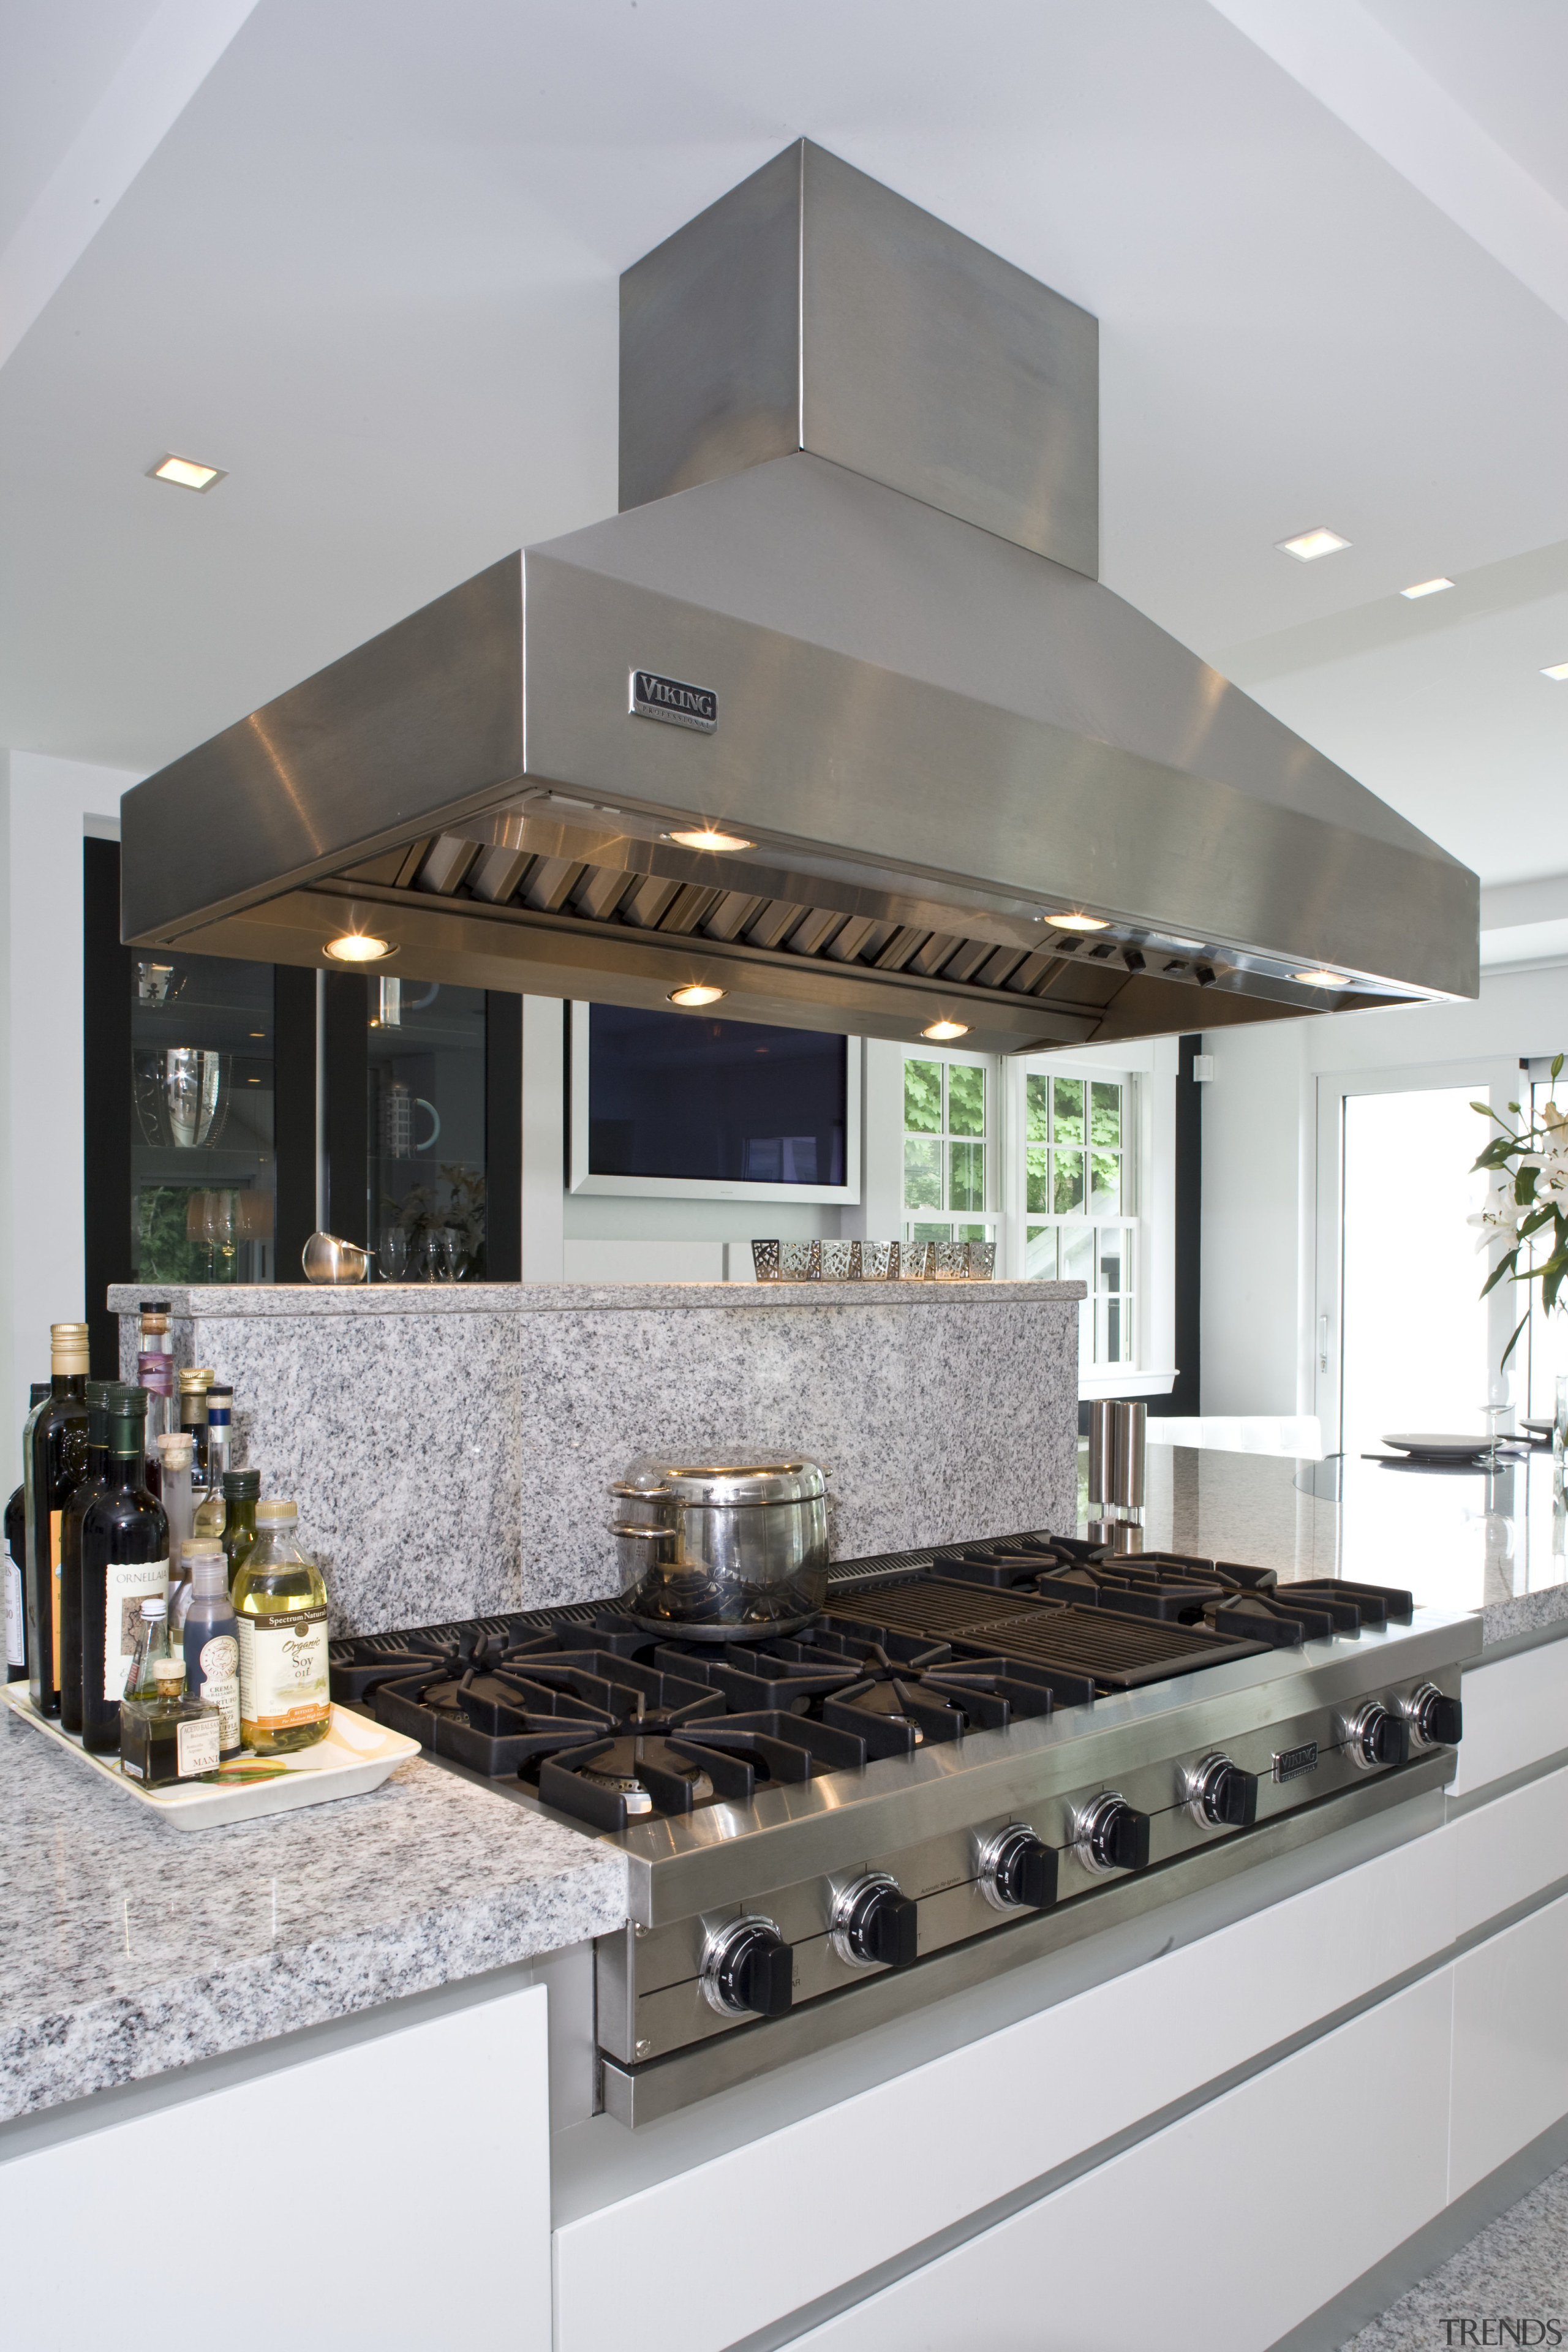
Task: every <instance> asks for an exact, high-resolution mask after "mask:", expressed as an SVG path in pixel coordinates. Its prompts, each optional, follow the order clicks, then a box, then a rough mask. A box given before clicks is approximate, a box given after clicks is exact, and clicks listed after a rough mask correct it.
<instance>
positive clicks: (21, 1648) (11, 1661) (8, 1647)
mask: <svg viewBox="0 0 1568 2352" xmlns="http://www.w3.org/2000/svg"><path fill="white" fill-rule="evenodd" d="M48 1392H49V1384H48V1382H47V1381H34V1382H33V1385H32V1389H31V1391H30V1392H29V1395H28V1398H27V1420H26V1426H25V1427H24V1429H23V1431H22V1458H23V1460H24V1461H25V1460H26V1454H27V1443H28V1440H29V1439H30V1437H31V1436H32V1433H33V1419H32V1416H33V1411H34V1408H35V1407H36V1406H37V1405H40V1404H42V1403H43V1402H44V1399H45V1398H46V1397H47V1395H48ZM0 1565H3V1566H4V1569H5V1679H6V1681H7V1682H8V1683H25V1682H26V1679H27V1489H26V1486H25V1485H24V1486H18V1487H17V1489H16V1493H15V1494H14V1495H13V1496H12V1497H11V1499H10V1501H9V1502H8V1503H7V1504H6V1506H5V1560H4V1563H0Z"/></svg>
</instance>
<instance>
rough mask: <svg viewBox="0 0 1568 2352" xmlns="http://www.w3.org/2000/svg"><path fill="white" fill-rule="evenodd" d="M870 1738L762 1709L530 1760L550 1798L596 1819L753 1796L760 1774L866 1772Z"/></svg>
mask: <svg viewBox="0 0 1568 2352" xmlns="http://www.w3.org/2000/svg"><path fill="white" fill-rule="evenodd" d="M868 1746H869V1743H868V1741H867V1740H866V1739H864V1738H855V1737H852V1736H851V1735H849V1734H848V1733H847V1732H846V1731H844V1730H842V1729H836V1728H834V1727H832V1726H831V1725H827V1724H822V1723H816V1722H812V1721H808V1720H806V1719H805V1718H804V1717H799V1716H793V1715H784V1714H777V1713H773V1712H767V1711H764V1712H762V1713H758V1714H755V1715H730V1716H722V1717H704V1718H702V1719H700V1720H698V1721H693V1720H691V1718H690V1717H689V1714H687V1715H686V1716H684V1717H682V1719H681V1720H680V1721H679V1722H676V1721H673V1720H671V1719H669V1718H665V1719H662V1720H649V1721H647V1722H645V1723H643V1724H641V1725H639V1726H638V1727H637V1730H636V1731H635V1732H628V1733H626V1734H624V1735H623V1736H621V1737H619V1738H614V1739H599V1740H589V1741H586V1742H584V1743H582V1744H578V1745H574V1746H573V1747H571V1748H556V1749H555V1750H554V1751H553V1753H552V1754H549V1755H542V1756H541V1757H540V1758H539V1759H537V1760H536V1761H534V1762H532V1763H531V1764H525V1765H524V1766H523V1768H522V1772H523V1778H524V1780H528V1781H531V1782H532V1783H533V1784H534V1785H536V1786H537V1788H538V1790H539V1794H540V1796H541V1798H542V1800H543V1801H544V1802H545V1803H546V1804H549V1805H554V1806H556V1807H557V1808H558V1809H559V1810H560V1811H562V1812H565V1813H571V1814H573V1815H574V1817H575V1819H576V1820H578V1821H581V1822H587V1823H588V1824H589V1826H590V1827H591V1828H593V1829H598V1830H624V1829H626V1827H627V1826H628V1825H629V1824H631V1823H632V1822H637V1821H642V1820H646V1819H647V1817H648V1815H650V1814H654V1813H658V1814H661V1815H665V1814H678V1813H689V1812H695V1811H699V1810H700V1808H701V1807H703V1806H704V1805H713V1804H747V1803H749V1802H750V1801H751V1799H752V1796H753V1795H754V1794H755V1792H756V1790H757V1788H758V1786H759V1785H760V1784H764V1783H766V1782H769V1781H782V1782H789V1781H796V1782H798V1781H802V1780H812V1779H813V1778H815V1777H816V1775H817V1774H818V1773H822V1772H858V1771H859V1770H860V1769H862V1768H863V1766H864V1765H865V1762H866V1758H867V1752H868Z"/></svg>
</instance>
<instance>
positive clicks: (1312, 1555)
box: [1144, 1444, 1568, 1647]
mask: <svg viewBox="0 0 1568 2352" xmlns="http://www.w3.org/2000/svg"><path fill="white" fill-rule="evenodd" d="M1148 1464H1149V1472H1148V1492H1149V1503H1148V1510H1147V1513H1146V1521H1147V1524H1146V1527H1145V1530H1144V1539H1145V1543H1146V1545H1147V1546H1148V1547H1150V1548H1151V1549H1152V1547H1154V1546H1155V1545H1168V1546H1170V1547H1171V1548H1172V1549H1174V1550H1177V1551H1184V1552H1194V1553H1198V1554H1201V1555H1207V1556H1208V1557H1209V1558H1211V1559H1237V1560H1247V1561H1249V1562H1251V1563H1252V1564H1253V1565H1254V1566H1256V1567H1258V1568H1272V1569H1276V1570H1278V1571H1279V1575H1280V1576H1281V1577H1282V1578H1288V1579H1291V1580H1295V1579H1300V1578H1304V1577H1318V1576H1341V1577H1345V1578H1348V1579H1350V1580H1352V1581H1354V1580H1356V1579H1358V1578H1360V1579H1362V1580H1365V1581H1369V1582H1371V1583H1374V1584H1392V1585H1397V1586H1400V1587H1402V1588H1403V1589H1405V1590H1406V1591H1410V1592H1413V1593H1414V1594H1415V1599H1416V1601H1417V1602H1418V1603H1420V1604H1421V1605H1422V1606H1424V1607H1429V1608H1436V1609H1450V1610H1452V1609H1475V1610H1479V1612H1480V1613H1481V1641H1482V1644H1483V1646H1484V1647H1490V1646H1492V1645H1494V1644H1495V1643H1500V1642H1511V1641H1517V1640H1519V1639H1520V1638H1521V1636H1527V1635H1530V1634H1531V1633H1551V1632H1552V1629H1553V1628H1554V1627H1556V1626H1559V1625H1564V1624H1568V1581H1565V1580H1564V1572H1565V1569H1568V1543H1565V1538H1568V1525H1565V1520H1564V1514H1563V1510H1562V1509H1561V1507H1558V1506H1557V1505H1556V1502H1555V1497H1554V1496H1553V1493H1552V1457H1551V1455H1550V1454H1548V1453H1544V1452H1539V1451H1538V1452H1534V1453H1532V1454H1530V1455H1529V1456H1525V1457H1521V1459H1520V1460H1519V1461H1518V1462H1517V1463H1515V1464H1514V1465H1512V1466H1511V1468H1510V1469H1509V1470H1507V1471H1505V1472H1504V1473H1503V1474H1502V1475H1500V1476H1499V1477H1496V1478H1491V1479H1489V1478H1487V1477H1484V1476H1481V1475H1470V1474H1465V1475H1455V1474H1450V1473H1431V1474H1421V1473H1417V1472H1413V1471H1406V1470H1404V1469H1397V1470H1395V1469H1388V1468H1385V1467H1384V1465H1382V1464H1381V1463H1378V1462H1375V1461H1370V1462H1363V1461H1361V1460H1360V1459H1359V1458H1358V1459H1357V1460H1355V1461H1354V1462H1352V1463H1349V1464H1347V1465H1345V1468H1344V1473H1343V1476H1342V1481H1341V1486H1342V1491H1341V1493H1340V1495H1339V1496H1338V1497H1337V1498H1335V1497H1333V1496H1331V1495H1325V1496H1319V1495H1315V1494H1311V1493H1307V1492H1304V1491H1303V1490H1302V1487H1301V1486H1300V1485H1299V1484H1298V1482H1297V1472H1298V1465H1297V1464H1296V1463H1295V1462H1293V1461H1289V1460H1287V1459H1283V1458H1280V1457H1277V1456H1271V1455H1267V1454H1223V1453H1218V1452H1210V1451H1207V1450H1199V1449H1198V1448H1195V1447H1193V1446H1186V1445H1176V1446H1171V1445H1160V1444H1152V1445H1151V1446H1150V1448H1149V1454H1148Z"/></svg>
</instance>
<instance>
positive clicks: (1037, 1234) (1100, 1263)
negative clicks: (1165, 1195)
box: [1024, 1065, 1138, 1370]
mask: <svg viewBox="0 0 1568 2352" xmlns="http://www.w3.org/2000/svg"><path fill="white" fill-rule="evenodd" d="M1136 1118H1137V1081H1136V1080H1135V1079H1134V1078H1133V1077H1132V1076H1130V1075H1127V1074H1124V1073H1110V1072H1107V1073H1104V1074H1101V1073H1099V1072H1093V1071H1085V1072H1082V1073H1080V1074H1078V1075H1074V1076H1068V1074H1066V1073H1065V1072H1064V1071H1063V1070H1062V1069H1061V1068H1060V1067H1059V1066H1054V1065H1053V1066H1050V1067H1048V1068H1046V1069H1043V1070H1031V1071H1030V1072H1029V1073H1028V1075H1027V1076H1026V1079H1025V1081H1024V1265H1025V1272H1026V1275H1027V1276H1029V1277H1030V1278H1031V1279H1033V1280H1035V1281H1044V1282H1054V1281H1061V1282H1082V1283H1086V1284H1087V1285H1088V1287H1089V1311H1088V1312H1087V1313H1086V1315H1085V1318H1084V1339H1085V1345H1084V1347H1083V1349H1082V1351H1081V1352H1082V1357H1083V1360H1084V1362H1085V1364H1086V1365H1088V1364H1089V1363H1092V1364H1093V1366H1094V1368H1095V1369H1096V1370H1102V1369H1103V1370H1110V1369H1111V1368H1113V1367H1115V1366H1119V1365H1120V1366H1128V1365H1132V1364H1135V1363H1136V1361H1137V1349H1138V1342H1137V1331H1138V1318H1137V1312H1136V1307H1137V1255H1138V1220H1137V1213H1136V1212H1137V1199H1136V1193H1137V1167H1138V1155H1137V1150H1136ZM1091 1332H1092V1339H1090V1333H1091Z"/></svg>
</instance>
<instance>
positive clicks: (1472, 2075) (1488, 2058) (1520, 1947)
mask: <svg viewBox="0 0 1568 2352" xmlns="http://www.w3.org/2000/svg"><path fill="white" fill-rule="evenodd" d="M1563 2115H1568V1895H1564V1896H1563V1898H1562V1899H1561V1901H1559V1902H1556V1903H1550V1904H1548V1905H1547V1906H1546V1908H1545V1909H1544V1910H1543V1911H1536V1912H1532V1913H1531V1916H1530V1917H1529V1918H1528V1919H1521V1921H1520V1922H1519V1924H1518V1926H1517V1927H1510V1928H1508V1929H1507V1930H1506V1931H1505V1933H1504V1934H1502V1935H1500V1936H1494V1937H1492V1938H1491V1939H1490V1941H1489V1942H1488V1943H1485V1944H1481V1945H1479V1946H1478V1947H1477V1948H1476V1949H1475V1950H1474V1951H1473V1952H1467V1953H1466V1955H1465V1957H1464V1958H1463V1959H1461V1960H1458V1961H1456V1963H1455V1966H1454V2104H1453V2125H1452V2141H1451V2147H1450V2158H1449V2175H1450V2183H1451V2187H1450V2194H1451V2195H1453V2196H1455V2197H1461V2196H1463V2194H1464V2192H1465V2190H1466V2189H1470V2188H1473V2187H1474V2185H1475V2183H1476V2182H1477V2181H1478V2180H1484V2179H1485V2178H1486V2176H1487V2174H1488V2173H1489V2172H1491V2171H1493V2170H1495V2168H1497V2166H1498V2165H1500V2164H1502V2163H1504V2162H1505V2161H1506V2160H1507V2158H1509V2157H1510V2156H1513V2155H1515V2154H1516V2153H1517V2152H1518V2150H1519V2149H1520V2148H1521V2147H1525V2146H1526V2145H1527V2144H1528V2143H1529V2142H1530V2141H1531V2140H1532V2139H1533V2138H1534V2137H1536V2135H1537V2133H1539V2132H1543V2131H1544V2130H1545V2129H1546V2128H1547V2126H1548V2125H1550V2124H1554V2123H1555V2122H1556V2121H1557V2119H1558V2117H1559V2116H1563Z"/></svg>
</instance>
